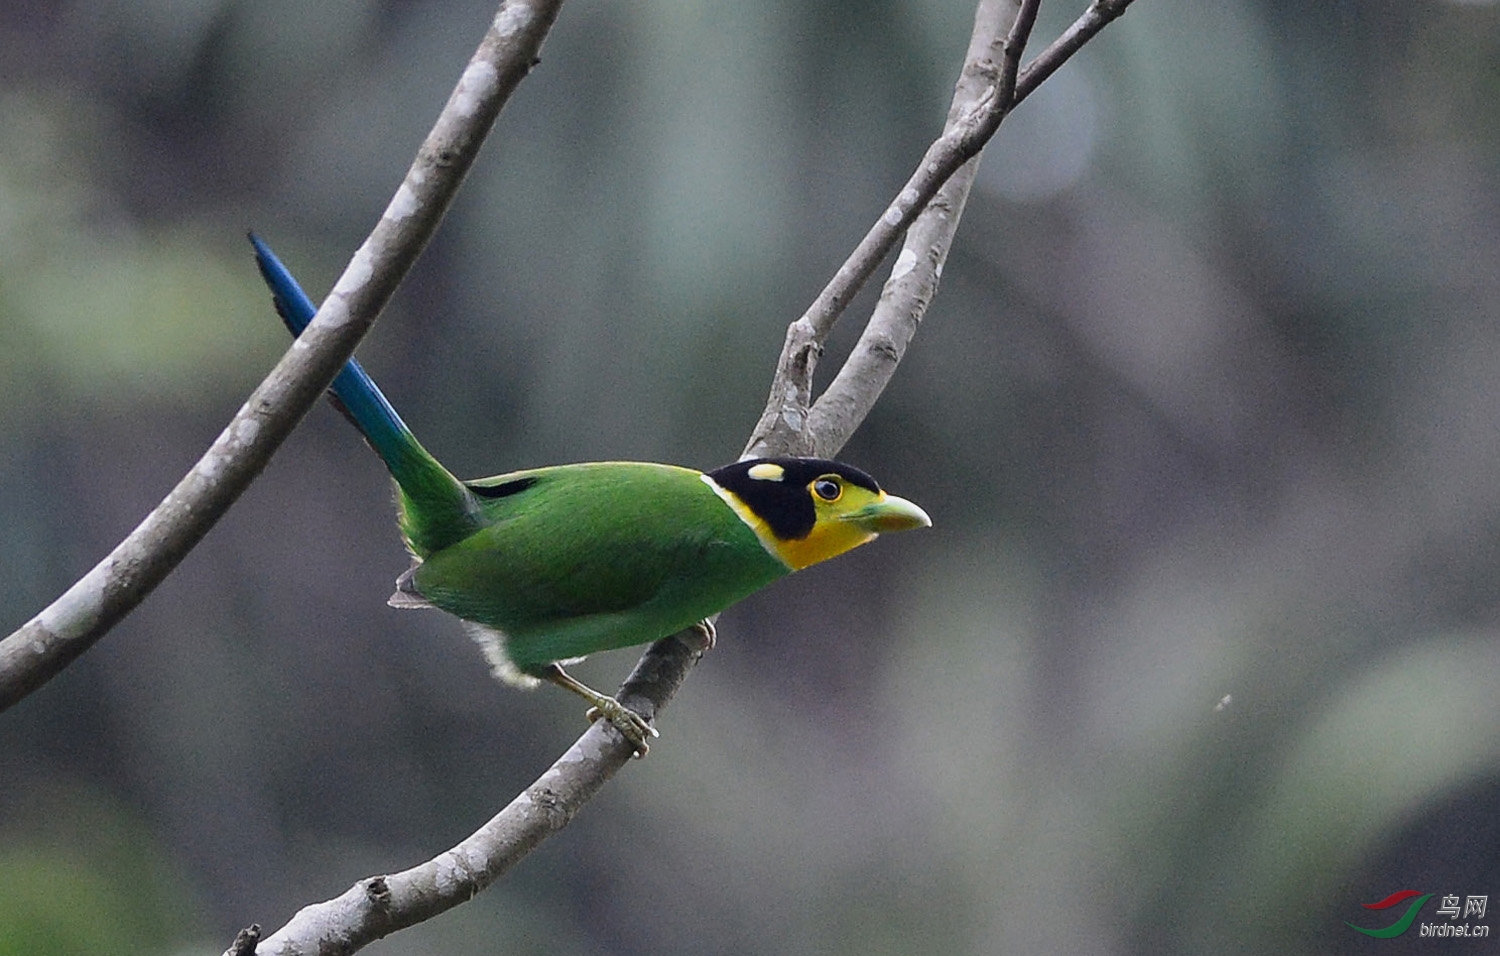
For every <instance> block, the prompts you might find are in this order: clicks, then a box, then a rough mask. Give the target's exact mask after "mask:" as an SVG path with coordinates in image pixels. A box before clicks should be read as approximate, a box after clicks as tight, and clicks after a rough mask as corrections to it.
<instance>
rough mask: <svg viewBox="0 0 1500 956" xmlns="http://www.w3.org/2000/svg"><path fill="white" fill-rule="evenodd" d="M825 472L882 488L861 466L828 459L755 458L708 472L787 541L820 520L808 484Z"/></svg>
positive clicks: (872, 488)
mask: <svg viewBox="0 0 1500 956" xmlns="http://www.w3.org/2000/svg"><path fill="white" fill-rule="evenodd" d="M824 475H837V476H839V477H840V478H842V479H843V480H844V481H846V482H848V483H849V484H851V485H857V486H858V487H860V488H866V489H868V490H870V491H872V492H876V493H879V491H880V485H878V484H876V482H875V479H874V478H871V477H870V476H869V475H867V474H865V473H864V472H862V471H860V470H859V469H858V468H854V467H851V466H849V465H846V464H844V463H842V462H837V461H830V460H829V459H827V458H752V459H749V460H748V461H737V462H735V463H734V464H732V465H725V466H724V467H723V468H719V469H716V470H714V471H711V472H709V473H708V477H710V478H712V479H713V480H714V481H715V482H717V483H718V485H719V487H721V488H723V489H724V490H726V491H730V492H733V493H734V495H735V496H736V497H738V498H739V499H740V500H741V501H743V502H744V503H745V505H746V506H747V507H749V509H750V510H751V511H753V512H755V513H756V514H757V515H759V516H760V519H761V520H762V521H764V522H765V523H766V526H767V527H769V528H770V529H771V533H772V534H774V535H776V537H778V538H780V539H782V540H783V541H795V540H800V539H802V538H805V537H807V535H808V534H809V533H810V532H811V531H812V529H813V525H814V524H816V523H817V518H818V516H817V509H816V508H815V506H814V504H813V497H812V496H813V492H812V491H810V490H809V488H808V486H809V485H810V484H812V483H813V481H815V480H816V479H818V478H821V477H823V476H824Z"/></svg>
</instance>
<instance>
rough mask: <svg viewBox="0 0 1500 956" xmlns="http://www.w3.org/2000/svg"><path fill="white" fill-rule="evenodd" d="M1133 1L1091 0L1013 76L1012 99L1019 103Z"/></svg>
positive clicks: (1117, 17)
mask: <svg viewBox="0 0 1500 956" xmlns="http://www.w3.org/2000/svg"><path fill="white" fill-rule="evenodd" d="M1133 2H1134V0H1093V2H1092V3H1090V4H1089V7H1088V9H1087V10H1085V11H1084V12H1083V13H1082V14H1081V15H1080V16H1079V17H1078V19H1077V20H1074V21H1073V23H1072V25H1071V26H1069V27H1068V28H1067V29H1066V30H1064V31H1063V32H1062V35H1061V36H1059V37H1058V38H1057V39H1056V40H1053V41H1052V42H1051V43H1050V44H1048V46H1047V49H1045V50H1043V51H1042V52H1041V53H1040V54H1038V55H1037V58H1036V59H1034V60H1032V61H1031V62H1030V63H1028V64H1026V68H1025V69H1023V70H1022V71H1021V73H1020V75H1019V76H1018V77H1017V78H1016V93H1015V102H1016V103H1019V102H1021V101H1022V100H1024V99H1025V98H1026V97H1028V96H1030V95H1031V92H1032V91H1033V90H1035V89H1036V88H1037V87H1038V86H1041V85H1042V83H1043V82H1044V81H1045V80H1046V79H1047V77H1049V76H1051V75H1052V74H1053V73H1056V72H1057V68H1058V67H1060V66H1062V65H1063V64H1064V63H1066V62H1067V61H1068V58H1069V57H1071V56H1072V55H1073V54H1075V53H1077V52H1078V51H1079V50H1080V49H1082V48H1083V45H1084V44H1085V43H1087V42H1089V41H1090V40H1092V39H1093V38H1094V36H1095V35H1096V34H1098V32H1099V31H1100V30H1103V29H1104V28H1105V27H1107V26H1109V25H1110V24H1111V23H1113V22H1114V21H1115V20H1117V19H1119V18H1120V16H1121V15H1122V14H1124V12H1125V10H1126V8H1127V7H1129V6H1130V4H1131V3H1133Z"/></svg>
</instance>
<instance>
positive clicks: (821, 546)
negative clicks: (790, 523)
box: [721, 462, 932, 570]
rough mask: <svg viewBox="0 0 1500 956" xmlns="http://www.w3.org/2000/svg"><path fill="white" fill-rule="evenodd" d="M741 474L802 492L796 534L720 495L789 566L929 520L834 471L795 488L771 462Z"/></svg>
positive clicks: (921, 525)
mask: <svg viewBox="0 0 1500 956" xmlns="http://www.w3.org/2000/svg"><path fill="white" fill-rule="evenodd" d="M746 477H747V478H749V479H750V480H752V481H756V482H769V483H776V484H777V485H779V486H780V487H781V488H784V489H785V493H786V494H789V495H794V496H806V497H805V500H806V501H809V502H811V504H812V513H813V522H812V527H811V528H810V529H809V530H808V531H807V532H806V533H805V534H803V535H802V536H800V537H782V536H780V535H778V534H777V533H776V532H775V530H773V528H772V527H771V525H770V524H769V523H768V522H767V521H766V520H765V519H764V518H763V517H762V516H761V515H759V514H757V513H756V512H755V511H754V510H753V509H751V508H750V507H749V506H748V505H747V504H746V503H745V502H744V501H743V500H741V499H740V498H739V497H738V496H734V495H723V497H724V498H725V500H726V501H728V502H729V504H730V506H731V507H733V508H734V510H735V512H736V513H738V514H739V516H740V518H741V519H742V520H743V521H744V522H745V523H746V524H748V525H749V526H750V527H751V528H753V529H754V530H755V533H756V535H757V536H758V537H759V538H760V540H761V543H762V544H764V545H765V547H766V550H768V551H770V552H771V553H772V554H774V555H776V556H777V557H778V558H780V559H781V560H782V561H783V562H785V564H786V565H787V566H788V567H790V568H792V569H793V570H801V569H802V568H805V567H807V566H809V565H813V564H817V563H818V562H819V561H826V560H828V559H829V558H832V557H837V556H838V555H840V554H843V553H844V552H845V551H849V550H851V549H853V548H857V547H859V546H860V545H862V544H864V543H866V542H867V541H873V540H875V538H876V537H877V536H878V535H880V534H881V533H882V532H886V531H905V530H908V529H911V528H925V527H928V526H930V525H931V524H932V520H931V519H930V518H928V517H927V513H926V512H924V511H923V510H922V509H921V508H919V507H917V506H916V505H914V504H912V503H911V502H910V501H907V500H906V499H905V498H898V497H896V496H895V495H890V494H887V493H886V492H884V491H881V490H871V489H870V488H866V487H864V486H863V485H861V484H857V483H855V482H853V481H850V480H849V479H848V478H846V477H845V476H843V475H840V474H838V473H837V472H834V471H827V472H824V473H822V474H818V475H816V477H814V478H812V479H811V480H809V481H807V482H806V484H805V485H803V486H802V487H801V488H796V487H795V486H791V485H789V484H783V483H786V482H788V479H789V478H790V475H789V474H787V472H786V471H785V469H783V468H782V467H781V466H780V465H778V464H774V463H771V462H763V463H761V464H757V465H755V466H753V467H752V468H750V469H749V470H748V472H747V474H746ZM721 494H722V493H721ZM802 507H804V508H805V507H806V505H803V506H802Z"/></svg>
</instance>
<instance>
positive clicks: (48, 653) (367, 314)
mask: <svg viewBox="0 0 1500 956" xmlns="http://www.w3.org/2000/svg"><path fill="white" fill-rule="evenodd" d="M561 5H562V0H529V2H520V0H515V2H512V0H506V2H504V3H502V4H501V5H500V10H499V12H498V13H497V14H496V15H495V19H494V21H493V22H492V23H491V25H490V28H489V31H488V32H487V33H486V34H485V37H484V40H483V42H481V43H480V45H479V49H478V51H477V52H476V53H475V54H474V57H473V59H472V60H470V61H469V65H468V67H467V68H466V69H465V70H464V73H463V76H462V78H460V79H459V82H458V86H457V88H455V89H454V91H453V94H452V96H450V97H449V99H448V103H447V105H446V106H445V107H444V108H443V111H442V113H441V115H440V116H439V117H438V121H437V123H436V124H435V125H434V126H433V128H432V131H431V132H430V133H429V134H428V136H427V139H426V140H425V141H424V142H423V143H422V147H421V149H420V150H419V151H418V153H417V157H416V159H415V161H413V163H412V165H411V169H410V170H409V171H408V172H407V174H406V178H405V180H403V181H402V183H401V186H400V188H399V189H397V190H396V195H395V196H394V197H393V198H392V199H391V202H390V205H388V206H387V207H386V209H385V212H384V214H383V215H382V216H381V218H380V222H379V223H378V224H376V226H375V229H374V230H373V231H372V232H371V233H370V237H369V238H368V239H367V240H365V242H364V244H363V245H362V246H360V248H359V249H358V251H356V252H355V253H354V257H353V258H352V259H351V260H350V262H349V265H348V266H347V267H346V268H345V269H344V274H343V275H342V276H341V277H340V278H339V280H338V282H337V284H335V285H334V287H333V291H332V292H330V293H329V295H328V297H327V299H326V300H325V301H324V303H323V307H322V308H321V309H319V310H318V315H317V317H316V318H315V319H314V320H313V323H312V325H310V326H309V327H308V329H307V331H306V332H305V333H303V335H302V336H301V337H300V338H298V339H297V340H296V341H295V342H294V343H293V345H292V347H291V348H290V349H289V350H288V351H287V353H286V355H285V356H283V357H282V359H281V361H280V362H279V363H277V365H276V367H275V368H274V369H273V370H272V371H271V373H270V374H269V375H268V376H266V379H265V381H264V382H262V383H261V385H260V387H258V388H257V389H256V390H255V391H254V392H253V393H252V394H251V396H250V398H249V399H248V400H247V401H246V402H245V404H244V406H243V407H242V408H241V409H240V410H239V412H238V413H236V414H235V416H234V418H233V419H232V420H231V421H230V422H229V425H228V427H226V428H225V429H224V431H223V433H221V434H220V435H219V437H218V439H217V440H216V441H215V442H214V443H213V445H212V446H210V448H209V449H208V451H207V452H205V453H204V454H203V457H202V458H200V459H199V460H198V462H197V464H195V465H194V466H193V467H192V470H190V471H189V472H188V473H187V475H186V476H184V477H183V479H182V480H181V481H180V482H178V484H177V487H175V488H173V489H172V491H171V493H170V494H168V495H167V497H166V498H165V499H163V500H162V502H161V504H159V505H157V506H156V508H155V509H153V510H152V512H151V513H150V514H149V515H147V516H146V518H145V520H143V521H142V522H141V523H140V525H139V526H137V527H136V529H135V530H134V531H132V532H131V533H130V534H129V535H128V536H127V537H126V538H125V540H123V541H121V542H120V544H119V545H118V546H116V548H115V549H114V550H113V551H111V552H110V553H109V555H108V556H107V557H106V558H105V559H104V560H103V561H101V562H99V563H98V564H97V565H95V566H94V568H93V569H92V570H91V571H89V572H88V573H87V574H85V575H84V576H83V577H82V578H81V579H80V580H79V581H77V582H76V583H75V584H74V585H73V586H72V587H70V588H68V590H67V591H66V592H64V593H63V595H62V596H61V597H59V598H58V599H57V600H56V601H54V602H52V604H50V605H49V606H48V607H46V608H45V609H43V610H42V611H41V613H39V614H37V615H36V616H35V617H33V618H32V619H31V620H30V621H28V622H27V623H26V624H24V625H22V627H21V628H20V629H19V630H17V631H16V632H15V633H13V634H11V635H10V636H9V637H7V638H5V639H4V640H3V641H0V710H4V709H5V708H7V707H9V706H10V705H12V704H14V703H16V702H17V701H19V700H21V699H22V698H24V697H25V696H26V695H27V694H29V693H31V692H32V691H34V690H36V689H37V688H38V687H41V686H42V685H43V684H45V683H46V682H47V681H49V680H51V679H52V678H53V677H55V676H56V675H57V674H58V673H60V672H61V671H62V670H63V668H65V667H67V665H68V664H70V663H72V662H73V661H74V660H76V659H77V658H78V656H79V655H80V654H82V653H83V652H84V651H86V650H88V649H89V648H90V647H92V646H93V645H94V643H95V642H96V641H98V640H99V639H100V638H101V637H103V636H104V635H105V634H106V633H107V632H108V631H109V629H110V628H111V627H113V626H114V625H115V624H116V623H118V622H119V621H120V620H121V619H122V618H123V617H125V615H126V614H129V613H130V612H131V611H132V610H133V609H134V608H135V606H136V605H137V604H139V603H140V602H141V601H142V600H143V599H144V598H145V597H146V595H148V594H150V593H151V591H152V590H153V589H154V588H155V587H156V586H157V585H158V584H160V583H161V582H162V580H163V579H164V578H166V576H167V575H168V574H169V573H170V572H171V571H172V569H173V568H175V567H176V566H177V564H178V563H179V562H180V561H181V560H182V559H183V558H184V557H185V556H186V555H187V553H188V552H189V551H191V550H192V549H193V547H194V546H195V545H196V544H197V543H198V542H199V541H200V540H202V538H203V536H204V535H205V534H207V533H208V530H209V529H210V528H212V527H213V526H214V524H215V523H217V521H218V520H219V518H220V517H222V516H223V514H224V512H225V511H227V510H228V509H229V506H230V505H232V504H233V503H234V501H235V499H237V498H238V497H239V495H240V493H241V492H242V491H244V490H245V488H246V487H247V486H248V485H249V484H250V482H251V480H253V479H254V478H255V476H256V475H258V474H259V473H260V472H261V470H262V469H264V468H265V466H266V463H267V462H268V461H269V460H270V458H271V455H272V453H274V452H275V451H276V449H277V448H279V447H280V446H281V443H282V441H283V440H285V438H286V436H287V435H288V434H289V433H290V432H291V430H292V428H293V427H295V426H296V424H297V422H299V421H301V419H302V416H303V415H305V414H307V410H308V409H309V408H311V407H312V405H313V404H314V403H315V402H316V401H317V400H318V397H319V396H320V395H322V394H323V392H324V390H325V389H327V387H328V384H329V382H331V381H332V380H333V377H334V375H336V374H337V373H338V370H339V369H340V368H342V367H343V365H344V362H345V361H347V360H348V358H349V356H350V355H352V354H353V353H354V347H355V346H356V345H357V344H358V343H359V340H360V339H361V338H362V337H363V336H364V334H365V332H366V331H368V330H369V328H370V326H371V324H372V323H373V322H374V321H375V317H376V316H377V315H378V314H379V313H380V310H381V309H382V308H384V307H385V304H386V302H387V301H389V300H390V297H391V294H392V293H393V292H394V291H395V289H396V286H397V284H398V283H400V281H401V279H402V277H404V276H405V275H406V272H407V270H408V269H409V268H410V266H411V264H412V263H413V262H414V261H416V258H417V255H418V254H419V253H420V252H421V251H422V249H423V247H424V246H426V244H427V240H428V239H429V238H430V237H431V236H432V233H433V231H434V230H435V229H436V228H437V224H438V222H439V221H440V220H441V219H442V216H443V213H444V211H446V209H447V208H448V204H449V203H450V202H451V201H452V199H453V196H454V194H455V193H457V191H458V187H459V185H460V184H461V183H462V182H463V178H464V175H465V174H466V173H467V172H468V170H469V167H470V166H471V165H472V164H473V162H474V157H475V156H476V155H477V154H478V152H479V147H480V145H481V144H482V143H483V141H484V137H485V136H486V135H487V134H488V133H489V130H490V127H491V126H492V125H494V121H495V117H496V116H497V115H499V112H500V109H501V107H502V106H504V105H505V102H506V101H507V100H508V99H509V97H510V94H511V93H512V92H514V90H515V88H516V87H517V86H518V85H519V84H520V82H521V80H522V79H524V78H525V76H526V74H527V72H528V71H530V69H531V67H532V65H533V64H534V63H535V62H536V58H537V53H538V52H539V51H540V49H541V45H542V40H543V39H544V38H545V37H546V35H547V31H548V30H549V29H550V28H551V26H552V22H553V20H554V19H556V16H557V10H558V8H559V7H560V6H561Z"/></svg>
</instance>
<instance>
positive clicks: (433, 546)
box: [250, 232, 478, 557]
mask: <svg viewBox="0 0 1500 956" xmlns="http://www.w3.org/2000/svg"><path fill="white" fill-rule="evenodd" d="M250 244H251V245H252V246H254V247H255V262H256V265H258V266H259V267H260V274H261V276H262V277H263V278H264V279H265V280H266V285H268V286H270V287H271V296H272V298H273V299H274V301H275V303H276V312H277V313H278V314H279V315H280V316H281V320H282V322H284V323H286V327H287V328H288V329H289V330H290V331H291V333H292V336H293V337H294V338H295V337H296V336H299V335H301V334H302V330H303V329H305V328H307V324H308V323H309V322H311V321H312V317H313V315H314V314H315V313H316V312H317V311H318V309H317V306H316V305H314V304H313V301H312V300H311V299H309V298H308V297H307V293H305V292H303V291H302V287H301V286H299V285H298V284H297V280H296V279H294V278H292V274H291V273H290V272H288V271H287V268H286V266H284V265H282V264H281V260H280V259H278V258H276V254H275V253H273V252H272V251H271V248H270V247H269V246H267V245H266V244H265V243H264V242H262V241H261V239H260V237H259V236H257V235H255V233H253V232H252V233H250ZM329 397H330V398H331V399H332V400H333V402H334V404H335V405H336V406H338V408H339V410H340V411H341V412H343V413H344V416H345V417H346V418H348V419H349V421H350V422H352V423H353V424H354V427H356V428H358V429H359V431H360V433H361V434H362V435H364V436H365V440H366V441H367V442H369V444H370V447H371V448H373V449H375V452H376V454H378V455H380V457H381V459H382V460H384V461H385V465H386V468H387V469H389V470H390V473H391V477H392V478H394V479H395V480H396V487H397V488H398V489H399V491H400V507H401V530H402V533H403V534H404V535H405V536H406V540H407V544H408V545H410V547H411V549H412V551H413V552H414V553H415V554H416V555H417V556H418V557H426V556H427V555H428V554H430V553H432V552H433V551H436V550H439V549H441V548H445V547H447V546H448V545H450V544H453V543H455V542H457V541H459V540H461V539H463V538H465V537H467V536H468V535H469V534H472V533H473V532H474V531H475V530H476V529H477V527H478V521H477V518H478V512H477V506H476V503H475V500H474V496H473V494H472V493H471V492H470V491H469V490H468V489H467V488H466V487H464V484H463V482H461V481H459V480H458V479H457V478H455V477H453V475H452V474H451V473H450V472H449V471H448V469H446V468H444V467H443V466H442V465H441V464H439V463H438V461H437V459H435V458H433V457H432V455H430V454H428V452H427V450H426V449H425V448H423V447H422V445H421V443H420V442H418V441H417V438H416V436H415V435H413V434H412V433H411V429H409V428H407V427H406V423H405V422H403V421H402V420H401V416H400V415H397V414H396V410H395V409H394V408H392V407H391V403H390V402H389V401H387V400H386V397H385V396H384V395H383V394H381V391H380V389H379V388H377V387H376V385H375V382H374V381H373V380H372V379H371V378H370V376H369V375H368V374H367V373H366V372H365V370H364V369H363V368H362V367H361V366H360V364H359V362H358V361H356V360H355V359H352V358H351V359H350V360H349V361H348V363H347V364H345V366H344V367H343V369H342V370H340V372H339V374H338V377H337V378H335V379H334V380H333V385H332V386H330V387H329Z"/></svg>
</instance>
